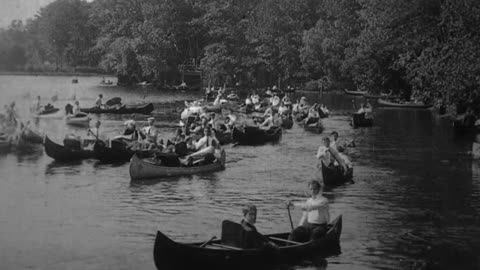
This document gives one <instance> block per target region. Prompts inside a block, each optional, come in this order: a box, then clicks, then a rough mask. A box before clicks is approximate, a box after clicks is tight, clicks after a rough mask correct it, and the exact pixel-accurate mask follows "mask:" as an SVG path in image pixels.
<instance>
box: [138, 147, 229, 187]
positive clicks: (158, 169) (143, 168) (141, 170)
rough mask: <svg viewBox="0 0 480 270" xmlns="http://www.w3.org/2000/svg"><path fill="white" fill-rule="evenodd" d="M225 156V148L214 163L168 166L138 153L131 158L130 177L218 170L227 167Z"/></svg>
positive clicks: (151, 176)
mask: <svg viewBox="0 0 480 270" xmlns="http://www.w3.org/2000/svg"><path fill="white" fill-rule="evenodd" d="M225 156H226V155H225V150H222V154H221V158H220V159H219V160H217V161H216V162H214V163H212V164H208V165H205V166H191V167H166V166H161V165H155V164H152V163H150V162H147V161H144V160H142V159H140V158H139V157H138V156H137V155H133V157H132V159H131V160H130V169H129V170H130V178H131V179H132V180H141V179H152V178H163V177H170V176H180V175H192V174H199V173H206V172H216V171H220V170H223V169H225Z"/></svg>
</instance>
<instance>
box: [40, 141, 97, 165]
mask: <svg viewBox="0 0 480 270" xmlns="http://www.w3.org/2000/svg"><path fill="white" fill-rule="evenodd" d="M44 146H45V152H46V153H47V155H48V156H49V157H51V158H53V159H55V160H57V161H75V160H81V159H88V158H93V157H94V154H93V151H91V150H83V149H80V150H75V149H72V148H68V147H65V146H63V145H60V144H57V143H55V142H53V141H52V140H50V139H49V138H48V137H45V142H44Z"/></svg>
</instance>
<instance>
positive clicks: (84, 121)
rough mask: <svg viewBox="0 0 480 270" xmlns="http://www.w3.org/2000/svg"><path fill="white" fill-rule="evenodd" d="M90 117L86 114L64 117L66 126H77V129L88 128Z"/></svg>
mask: <svg viewBox="0 0 480 270" xmlns="http://www.w3.org/2000/svg"><path fill="white" fill-rule="evenodd" d="M90 120H91V118H90V116H88V114H86V113H77V114H76V115H67V116H66V117H65V122H66V123H67V125H72V126H79V127H88V126H89V124H90Z"/></svg>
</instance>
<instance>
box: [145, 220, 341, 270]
mask: <svg viewBox="0 0 480 270" xmlns="http://www.w3.org/2000/svg"><path fill="white" fill-rule="evenodd" d="M341 232H342V216H339V217H337V218H336V219H335V220H334V221H333V222H332V223H331V224H330V225H329V230H328V231H327V234H326V236H325V237H324V238H322V239H318V240H315V241H309V242H306V243H296V242H292V241H288V240H287V239H288V235H289V233H279V234H270V235H265V236H267V237H269V238H270V240H271V241H273V242H275V243H276V244H277V245H278V246H279V248H278V249H273V248H255V249H243V248H239V247H235V246H230V245H227V244H226V243H224V241H222V240H215V241H207V242H199V243H191V244H186V243H185V244H184V243H178V242H175V241H173V240H171V239H170V238H168V237H167V236H166V235H164V234H163V233H161V232H160V231H158V232H157V237H156V239H155V246H154V249H153V257H154V260H155V265H156V267H157V269H159V270H164V269H265V267H268V266H275V265H279V264H296V263H299V262H302V261H303V260H306V259H310V258H316V257H318V256H327V255H331V254H335V253H337V254H338V251H339V241H340V234H341Z"/></svg>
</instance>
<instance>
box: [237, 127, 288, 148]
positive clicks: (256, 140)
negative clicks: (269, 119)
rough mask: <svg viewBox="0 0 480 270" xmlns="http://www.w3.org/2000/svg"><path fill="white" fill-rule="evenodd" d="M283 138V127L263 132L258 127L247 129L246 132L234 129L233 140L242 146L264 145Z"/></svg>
mask: <svg viewBox="0 0 480 270" xmlns="http://www.w3.org/2000/svg"><path fill="white" fill-rule="evenodd" d="M281 137H282V128H281V127H272V128H271V129H269V130H263V129H260V128H258V127H245V129H244V131H241V130H239V129H238V128H237V127H234V128H233V131H232V140H233V142H234V143H238V144H240V145H262V144H265V143H269V142H272V143H273V142H278V141H279V140H280V138H281Z"/></svg>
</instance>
